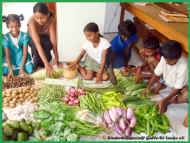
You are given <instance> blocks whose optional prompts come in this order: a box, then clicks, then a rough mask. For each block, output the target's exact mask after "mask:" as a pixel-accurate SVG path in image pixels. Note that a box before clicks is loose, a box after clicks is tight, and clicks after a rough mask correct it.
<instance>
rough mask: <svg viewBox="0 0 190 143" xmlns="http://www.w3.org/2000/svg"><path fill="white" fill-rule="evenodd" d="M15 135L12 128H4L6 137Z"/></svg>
mask: <svg viewBox="0 0 190 143" xmlns="http://www.w3.org/2000/svg"><path fill="white" fill-rule="evenodd" d="M13 133H14V129H13V128H11V127H10V126H8V125H5V126H4V127H3V135H5V136H12V134H13Z"/></svg>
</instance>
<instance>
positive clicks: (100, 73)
mask: <svg viewBox="0 0 190 143" xmlns="http://www.w3.org/2000/svg"><path fill="white" fill-rule="evenodd" d="M84 35H85V37H86V39H87V40H86V42H85V43H84V44H83V46H82V51H81V53H80V55H79V56H78V58H77V59H76V60H75V62H74V63H73V64H72V66H73V65H78V64H79V62H80V61H81V59H82V57H83V56H84V55H85V54H87V55H86V58H85V60H84V62H80V66H79V72H80V73H81V75H82V77H83V78H84V79H85V80H92V79H93V78H94V76H95V77H96V82H97V83H99V82H101V81H102V80H108V75H107V74H106V72H105V62H106V54H107V49H108V48H109V47H110V44H109V42H108V41H107V40H106V39H104V38H102V36H101V35H100V34H99V28H98V25H97V24H96V23H88V24H87V25H86V26H85V28H84Z"/></svg>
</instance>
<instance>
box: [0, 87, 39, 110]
mask: <svg viewBox="0 0 190 143" xmlns="http://www.w3.org/2000/svg"><path fill="white" fill-rule="evenodd" d="M24 102H31V103H35V102H37V89H35V88H34V87H31V86H28V87H20V88H15V89H7V90H4V91H3V107H4V108H14V107H16V106H18V105H20V104H23V103H24Z"/></svg>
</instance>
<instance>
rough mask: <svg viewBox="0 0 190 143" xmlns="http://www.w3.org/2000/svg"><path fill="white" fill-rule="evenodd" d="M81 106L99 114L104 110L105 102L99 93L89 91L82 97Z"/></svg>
mask: <svg viewBox="0 0 190 143" xmlns="http://www.w3.org/2000/svg"><path fill="white" fill-rule="evenodd" d="M80 108H82V109H88V110H89V111H91V112H93V113H96V114H99V113H101V112H103V111H104V104H103V102H102V100H101V97H100V95H99V94H96V93H87V94H86V95H85V96H81V97H80Z"/></svg>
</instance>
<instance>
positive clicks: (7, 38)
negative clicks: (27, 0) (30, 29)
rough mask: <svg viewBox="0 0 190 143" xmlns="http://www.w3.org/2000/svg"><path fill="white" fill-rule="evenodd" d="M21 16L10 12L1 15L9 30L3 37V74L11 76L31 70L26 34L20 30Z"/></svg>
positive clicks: (30, 71)
mask: <svg viewBox="0 0 190 143" xmlns="http://www.w3.org/2000/svg"><path fill="white" fill-rule="evenodd" d="M21 20H23V16H22V15H20V16H18V15H16V14H10V15H8V16H7V17H5V16H3V22H6V25H7V28H8V29H9V32H8V33H6V34H5V35H4V37H3V44H2V45H3V49H4V51H3V52H4V53H3V75H5V76H7V75H8V77H13V76H16V75H24V74H25V73H27V74H30V73H32V71H33V65H32V61H31V57H30V55H29V53H28V42H29V36H28V34H26V33H24V32H21V31H20V26H21V24H20V21H21Z"/></svg>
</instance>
